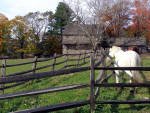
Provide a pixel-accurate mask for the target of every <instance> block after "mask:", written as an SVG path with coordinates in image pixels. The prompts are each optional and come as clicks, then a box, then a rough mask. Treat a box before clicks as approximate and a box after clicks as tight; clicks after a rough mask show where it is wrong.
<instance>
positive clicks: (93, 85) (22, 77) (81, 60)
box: [0, 51, 150, 113]
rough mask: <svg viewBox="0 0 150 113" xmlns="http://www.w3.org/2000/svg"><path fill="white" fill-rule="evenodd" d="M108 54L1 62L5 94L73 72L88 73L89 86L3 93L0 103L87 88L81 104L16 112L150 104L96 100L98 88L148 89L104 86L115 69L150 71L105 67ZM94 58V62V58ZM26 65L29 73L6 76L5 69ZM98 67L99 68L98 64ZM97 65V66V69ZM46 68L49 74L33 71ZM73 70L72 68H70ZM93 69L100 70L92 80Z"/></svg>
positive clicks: (79, 85)
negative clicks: (14, 62) (34, 81)
mask: <svg viewBox="0 0 150 113" xmlns="http://www.w3.org/2000/svg"><path fill="white" fill-rule="evenodd" d="M104 53H107V52H105V51H104V52H103V54H94V53H84V54H76V55H77V56H78V57H77V59H72V58H71V57H70V58H69V56H75V54H66V55H60V56H57V55H54V57H53V58H48V59H40V60H38V59H37V58H35V59H34V61H32V62H27V63H20V64H11V65H10V64H9V65H7V64H6V63H5V62H4V61H3V63H4V64H3V65H2V66H1V68H2V77H1V78H0V84H1V88H0V90H2V92H4V90H5V89H7V88H12V87H16V86H18V85H21V84H24V83H25V82H27V81H30V80H35V79H41V78H44V77H53V76H58V75H59V76H61V75H64V74H70V73H75V72H83V71H87V70H90V83H86V84H74V85H68V86H61V87H54V88H47V89H41V90H35V91H30V92H21V93H16V94H3V95H1V96H0V100H4V99H12V98H17V97H25V96H32V95H38V94H45V93H52V92H60V91H65V90H73V89H78V88H86V87H90V98H89V99H88V100H85V101H80V102H70V103H63V104H57V105H52V106H47V107H41V108H35V109H28V110H22V111H16V112H15V113H42V112H44V113H45V112H51V111H57V110H63V109H69V108H74V107H80V106H84V105H88V104H90V111H91V113H94V108H95V104H141V103H150V100H149V99H147V100H136V101H133V100H124V101H119V100H109V101H97V97H98V96H99V95H100V94H99V92H100V88H101V87H150V84H149V83H141V84H125V83H119V84H115V83H107V84H106V82H107V80H108V79H109V78H110V77H112V75H113V71H114V70H143V71H150V67H118V68H117V67H112V62H111V63H110V64H108V65H106V60H105V59H106V57H107V54H104ZM60 57H65V61H61V62H56V60H57V58H60ZM88 58H89V59H90V66H85V64H86V63H88V62H89V60H86V59H88ZM96 58H97V59H96ZM49 60H52V61H53V62H52V64H49V65H46V66H42V67H36V65H37V63H38V62H44V61H49ZM69 61H71V62H72V61H76V64H75V65H69V64H68V62H69ZM25 64H33V67H32V69H31V70H27V71H24V72H19V73H14V74H10V75H7V76H6V68H7V67H12V66H20V65H25ZM60 64H64V66H63V67H62V68H61V69H59V70H56V69H55V66H56V65H60ZM100 64H101V65H100ZM99 65H100V66H99ZM47 67H51V71H49V72H40V73H36V70H40V69H44V68H47ZM70 67H72V68H70ZM95 70H101V71H100V73H99V75H98V77H97V78H95ZM106 70H112V73H111V74H110V75H107V74H106ZM7 83H15V84H13V85H10V86H4V85H5V84H7Z"/></svg>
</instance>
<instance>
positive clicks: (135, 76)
mask: <svg viewBox="0 0 150 113" xmlns="http://www.w3.org/2000/svg"><path fill="white" fill-rule="evenodd" d="M132 74H133V81H134V82H135V83H140V82H141V77H140V74H139V71H132Z"/></svg>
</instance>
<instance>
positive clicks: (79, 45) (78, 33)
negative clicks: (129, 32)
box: [62, 24, 147, 54]
mask: <svg viewBox="0 0 150 113" xmlns="http://www.w3.org/2000/svg"><path fill="white" fill-rule="evenodd" d="M86 27H87V28H88V29H89V30H90V31H92V30H93V27H91V26H90V25H88V26H86ZM92 32H94V31H92ZM107 42H108V43H109V46H112V45H117V46H120V47H122V48H123V49H127V48H128V47H129V46H138V47H139V48H140V49H141V51H142V52H144V51H146V48H147V43H146V39H145V38H142V37H141V38H126V37H121V38H110V39H108V40H107ZM62 45H63V54H66V53H74V54H75V53H83V52H89V51H91V49H92V45H91V41H90V39H89V38H88V37H87V36H86V34H85V32H83V30H82V29H81V27H79V26H78V25H77V24H68V25H66V26H65V28H64V31H63V40H62ZM100 45H101V42H98V48H100Z"/></svg>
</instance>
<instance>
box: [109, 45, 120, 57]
mask: <svg viewBox="0 0 150 113" xmlns="http://www.w3.org/2000/svg"><path fill="white" fill-rule="evenodd" d="M120 50H121V48H120V47H117V46H112V48H110V49H109V56H110V57H112V58H114V57H115V53H117V52H118V51H120Z"/></svg>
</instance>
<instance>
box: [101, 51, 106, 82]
mask: <svg viewBox="0 0 150 113" xmlns="http://www.w3.org/2000/svg"><path fill="white" fill-rule="evenodd" d="M103 54H104V60H103V62H102V67H106V54H105V50H104V53H103ZM106 77H107V73H106V70H103V78H106ZM104 82H107V80H105V81H104Z"/></svg>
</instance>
